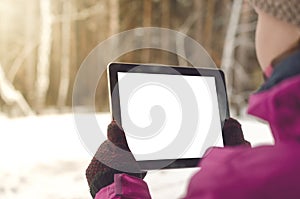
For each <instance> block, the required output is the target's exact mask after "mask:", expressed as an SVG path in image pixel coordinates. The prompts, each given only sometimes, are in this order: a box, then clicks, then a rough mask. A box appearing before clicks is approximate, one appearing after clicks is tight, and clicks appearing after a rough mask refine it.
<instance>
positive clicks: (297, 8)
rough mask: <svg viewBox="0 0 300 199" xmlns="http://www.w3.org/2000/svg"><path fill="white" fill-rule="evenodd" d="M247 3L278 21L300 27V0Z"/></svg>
mask: <svg viewBox="0 0 300 199" xmlns="http://www.w3.org/2000/svg"><path fill="white" fill-rule="evenodd" d="M249 2H250V3H251V4H252V5H254V6H255V7H257V8H259V9H261V10H262V11H264V12H266V13H268V14H270V15H272V16H274V17H276V18H277V19H279V20H282V21H285V22H288V23H291V24H294V25H296V26H297V27H300V0H249Z"/></svg>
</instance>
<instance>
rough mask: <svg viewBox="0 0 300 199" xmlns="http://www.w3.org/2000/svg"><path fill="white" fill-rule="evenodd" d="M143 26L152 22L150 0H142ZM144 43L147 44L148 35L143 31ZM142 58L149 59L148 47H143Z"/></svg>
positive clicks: (147, 25)
mask: <svg viewBox="0 0 300 199" xmlns="http://www.w3.org/2000/svg"><path fill="white" fill-rule="evenodd" d="M143 15H144V16H143V26H144V27H150V26H151V23H152V0H144V13H143ZM145 34H146V35H145V40H144V42H145V45H146V46H147V45H148V44H149V40H150V37H149V35H148V33H147V32H146V33H145ZM142 53H143V54H142V60H143V61H145V62H149V61H150V53H151V51H150V50H149V49H144V50H143V51H142Z"/></svg>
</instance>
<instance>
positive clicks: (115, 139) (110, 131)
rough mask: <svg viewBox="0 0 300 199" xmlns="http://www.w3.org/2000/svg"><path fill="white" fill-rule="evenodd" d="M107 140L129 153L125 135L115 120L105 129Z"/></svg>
mask: <svg viewBox="0 0 300 199" xmlns="http://www.w3.org/2000/svg"><path fill="white" fill-rule="evenodd" d="M107 138H108V140H109V141H111V142H112V143H113V144H114V145H116V146H117V147H120V148H122V149H124V150H126V151H130V149H129V147H128V144H127V140H126V136H125V133H124V131H123V129H121V128H120V127H119V125H118V124H117V122H116V121H115V120H113V121H112V122H111V123H110V124H109V125H108V127H107Z"/></svg>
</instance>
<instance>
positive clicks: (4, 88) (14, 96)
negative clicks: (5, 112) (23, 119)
mask: <svg viewBox="0 0 300 199" xmlns="http://www.w3.org/2000/svg"><path fill="white" fill-rule="evenodd" d="M0 96H1V98H2V99H3V100H4V102H5V103H6V104H8V105H14V104H17V106H18V107H19V108H20V109H21V110H22V112H23V113H24V115H33V114H34V112H33V111H32V109H31V108H30V106H29V105H28V103H27V101H26V100H25V98H24V97H23V95H22V94H21V93H20V91H18V90H16V89H15V88H14V86H13V85H12V83H11V82H10V81H9V80H8V79H7V78H6V76H5V73H4V71H3V69H2V66H1V65H0Z"/></svg>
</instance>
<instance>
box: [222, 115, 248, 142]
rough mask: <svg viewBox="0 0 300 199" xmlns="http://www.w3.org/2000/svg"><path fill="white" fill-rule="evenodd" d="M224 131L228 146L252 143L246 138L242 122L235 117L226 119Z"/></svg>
mask: <svg viewBox="0 0 300 199" xmlns="http://www.w3.org/2000/svg"><path fill="white" fill-rule="evenodd" d="M222 131H223V138H224V141H225V145H226V146H238V145H247V146H251V145H250V143H249V142H248V141H246V140H245V138H244V134H243V130H242V127H241V124H240V123H239V122H238V121H237V120H235V119H233V118H229V119H226V120H225V124H224V127H223V129H222Z"/></svg>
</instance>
